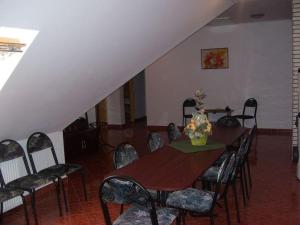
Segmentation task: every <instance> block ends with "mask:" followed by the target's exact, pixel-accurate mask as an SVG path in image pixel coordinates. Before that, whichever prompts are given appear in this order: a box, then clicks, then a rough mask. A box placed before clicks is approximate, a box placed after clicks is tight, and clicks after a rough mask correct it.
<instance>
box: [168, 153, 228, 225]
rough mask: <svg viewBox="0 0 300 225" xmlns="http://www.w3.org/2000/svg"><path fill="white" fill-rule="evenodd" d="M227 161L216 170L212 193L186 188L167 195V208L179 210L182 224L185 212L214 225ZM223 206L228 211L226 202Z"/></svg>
mask: <svg viewBox="0 0 300 225" xmlns="http://www.w3.org/2000/svg"><path fill="white" fill-rule="evenodd" d="M228 160H229V159H226V160H225V161H224V162H223V164H222V166H221V167H220V169H219V170H218V173H217V182H216V188H215V190H214V191H206V190H199V189H196V188H187V189H184V190H180V191H175V192H172V193H170V194H169V196H168V198H167V201H166V203H167V206H169V207H173V208H177V209H179V213H180V217H181V218H182V220H183V223H184V224H185V215H186V212H190V213H193V214H196V215H198V216H201V217H209V218H210V221H211V224H212V225H213V224H214V217H215V210H214V209H215V205H216V203H217V200H218V198H219V196H220V195H219V194H220V191H221V185H222V180H223V178H224V177H225V176H224V175H225V171H226V170H227V169H226V168H227V165H229V164H228ZM228 171H229V170H228ZM226 200H227V199H226ZM225 204H226V205H225V207H226V208H227V209H228V207H227V202H226V203H225Z"/></svg>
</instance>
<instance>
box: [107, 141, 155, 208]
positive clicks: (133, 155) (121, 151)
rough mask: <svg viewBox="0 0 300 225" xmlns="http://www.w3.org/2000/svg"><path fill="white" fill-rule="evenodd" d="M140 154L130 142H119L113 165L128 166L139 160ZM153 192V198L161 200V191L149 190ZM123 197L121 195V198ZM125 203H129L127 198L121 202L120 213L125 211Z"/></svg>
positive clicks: (116, 166) (117, 166) (117, 167)
mask: <svg viewBox="0 0 300 225" xmlns="http://www.w3.org/2000/svg"><path fill="white" fill-rule="evenodd" d="M138 159H139V156H138V153H137V151H136V149H135V148H134V147H133V146H132V145H131V144H128V143H121V144H119V145H118V146H117V147H116V149H115V151H114V154H113V166H114V168H115V169H120V168H123V167H124V166H127V165H129V164H131V163H133V162H134V161H135V160H138ZM148 191H149V193H150V194H151V196H152V198H153V199H154V200H156V201H158V202H159V201H160V200H159V199H160V192H158V191H156V190H151V189H149V190H148ZM119 199H121V197H120V198H119ZM120 202H121V200H120ZM120 204H121V203H120ZM123 204H128V202H127V201H126V199H124V200H123V203H122V204H121V209H120V213H122V212H123V209H124V206H123Z"/></svg>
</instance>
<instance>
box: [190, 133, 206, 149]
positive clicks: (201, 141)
mask: <svg viewBox="0 0 300 225" xmlns="http://www.w3.org/2000/svg"><path fill="white" fill-rule="evenodd" d="M206 142H207V135H204V136H202V137H200V138H193V139H191V143H192V145H195V146H202V145H206Z"/></svg>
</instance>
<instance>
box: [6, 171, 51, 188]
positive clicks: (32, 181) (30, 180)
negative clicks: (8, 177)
mask: <svg viewBox="0 0 300 225" xmlns="http://www.w3.org/2000/svg"><path fill="white" fill-rule="evenodd" d="M53 179H54V178H53ZM49 182H52V179H51V178H49V177H43V176H40V175H36V174H31V175H28V176H24V177H20V178H18V179H15V180H13V181H11V182H9V183H7V184H6V186H7V187H8V188H10V187H12V188H20V189H24V190H32V189H35V188H37V187H40V186H42V185H45V184H47V183H49Z"/></svg>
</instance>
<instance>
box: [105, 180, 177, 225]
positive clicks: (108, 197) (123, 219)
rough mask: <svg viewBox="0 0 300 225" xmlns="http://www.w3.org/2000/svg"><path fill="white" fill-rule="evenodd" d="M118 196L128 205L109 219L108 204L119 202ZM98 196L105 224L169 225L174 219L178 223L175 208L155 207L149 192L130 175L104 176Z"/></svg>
mask: <svg viewBox="0 0 300 225" xmlns="http://www.w3.org/2000/svg"><path fill="white" fill-rule="evenodd" d="M124 183H125V184H126V185H124ZM120 197H121V199H126V200H127V202H128V203H129V204H130V207H129V209H127V210H126V211H125V212H123V213H122V214H121V215H120V216H119V217H118V218H117V219H116V220H114V221H111V216H110V212H109V208H108V204H109V203H115V204H120V202H119V201H118V199H119V198H120ZM99 198H100V203H101V208H102V212H103V216H104V220H105V224H106V225H111V224H114V225H124V224H130V225H170V224H172V223H173V221H175V220H176V222H177V223H176V224H177V225H179V224H180V221H179V218H178V211H177V210H176V209H173V208H158V207H156V206H155V202H154V200H153V199H152V197H151V195H150V193H149V192H148V191H147V190H146V189H145V188H144V187H143V186H142V185H141V184H139V183H138V182H137V181H135V180H133V179H132V178H130V177H125V176H111V177H108V178H105V179H104V180H103V182H102V184H101V186H100V189H99Z"/></svg>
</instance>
